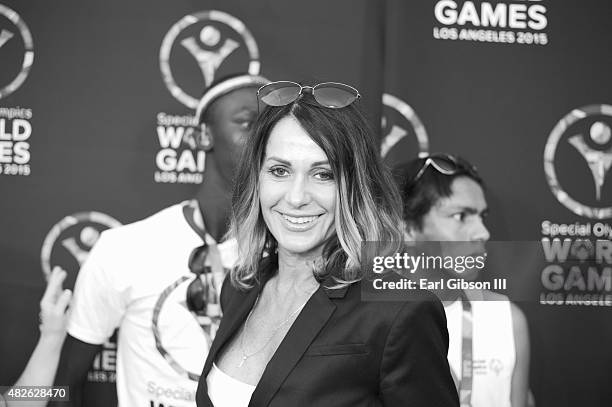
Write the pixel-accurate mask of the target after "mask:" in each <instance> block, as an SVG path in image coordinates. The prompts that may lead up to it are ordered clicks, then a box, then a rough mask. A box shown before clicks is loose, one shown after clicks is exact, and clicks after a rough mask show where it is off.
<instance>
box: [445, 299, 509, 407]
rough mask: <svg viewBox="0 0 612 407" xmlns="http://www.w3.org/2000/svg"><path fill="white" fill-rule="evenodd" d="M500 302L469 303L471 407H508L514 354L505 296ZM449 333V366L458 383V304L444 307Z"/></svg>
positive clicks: (459, 307)
mask: <svg viewBox="0 0 612 407" xmlns="http://www.w3.org/2000/svg"><path fill="white" fill-rule="evenodd" d="M488 295H490V296H493V295H495V296H499V299H500V300H501V301H471V304H472V325H473V342H472V346H473V365H472V366H473V371H472V372H473V380H472V403H471V405H472V407H491V406H495V407H510V390H511V384H512V372H513V371H514V363H515V358H516V353H515V349H514V334H513V329H512V311H511V309H510V301H509V300H508V297H506V296H503V295H499V294H493V293H488ZM444 311H445V312H446V319H447V327H448V334H449V346H448V363H449V365H450V367H451V370H452V371H453V376H455V377H457V378H458V379H459V380H461V341H462V338H461V325H462V318H463V307H462V305H461V301H460V300H458V301H455V302H453V303H452V304H449V305H445V306H444Z"/></svg>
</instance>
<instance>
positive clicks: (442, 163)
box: [430, 157, 457, 175]
mask: <svg viewBox="0 0 612 407" xmlns="http://www.w3.org/2000/svg"><path fill="white" fill-rule="evenodd" d="M430 159H431V163H432V164H433V166H434V167H436V169H437V170H438V171H440V172H441V173H442V174H447V175H449V174H454V173H455V172H457V163H456V162H454V161H453V160H451V159H449V158H445V157H430Z"/></svg>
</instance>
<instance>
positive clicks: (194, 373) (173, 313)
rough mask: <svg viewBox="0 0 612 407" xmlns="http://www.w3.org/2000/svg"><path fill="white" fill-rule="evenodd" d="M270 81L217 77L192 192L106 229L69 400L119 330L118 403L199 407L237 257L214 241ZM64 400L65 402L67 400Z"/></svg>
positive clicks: (80, 314)
mask: <svg viewBox="0 0 612 407" xmlns="http://www.w3.org/2000/svg"><path fill="white" fill-rule="evenodd" d="M266 83H267V80H266V79H265V78H262V77H259V76H252V75H239V76H232V77H227V78H224V79H222V80H219V81H217V82H215V83H213V84H212V85H211V86H210V87H209V88H208V89H207V90H206V92H205V93H204V95H203V96H202V99H201V101H200V104H199V106H198V109H197V112H196V117H197V118H198V120H199V122H200V123H201V125H200V126H199V127H198V128H197V129H194V132H193V133H192V134H191V135H192V138H191V140H188V141H190V142H191V143H194V144H199V146H200V147H201V148H202V149H203V150H205V151H206V152H207V155H206V167H205V174H204V179H203V182H202V184H201V186H200V188H199V190H198V193H197V195H196V197H195V199H193V200H191V201H186V202H182V203H179V204H176V205H173V206H171V207H169V208H166V209H163V210H162V211H160V212H158V213H156V214H154V215H152V216H150V217H148V218H146V219H144V220H141V221H139V222H135V223H132V224H129V225H126V226H122V227H119V228H115V229H111V230H108V231H105V232H104V233H102V236H101V237H100V239H99V241H98V242H97V243H96V245H95V246H94V248H93V249H92V251H91V252H90V254H89V257H88V259H87V261H86V262H85V264H84V265H83V267H82V268H81V270H80V272H79V275H78V279H77V282H76V286H75V293H74V299H73V303H72V306H71V308H72V312H71V316H70V319H69V322H68V337H67V339H66V342H65V344H64V348H63V350H62V355H61V360H60V366H59V368H58V373H57V376H56V380H55V383H56V384H57V385H69V386H70V390H71V405H73V406H80V405H81V404H82V400H81V395H80V394H79V388H80V386H81V384H82V383H83V381H84V380H85V376H86V374H87V370H88V368H89V367H90V366H91V363H92V360H93V358H94V356H95V354H96V352H97V351H98V350H99V347H100V345H101V344H102V343H104V342H105V341H106V340H107V339H108V338H109V337H110V336H111V335H112V333H113V331H114V330H115V329H116V328H119V331H118V339H117V396H118V401H119V406H121V407H138V406H143V407H145V406H146V407H162V406H167V407H169V406H173V407H194V406H195V391H196V388H197V384H198V378H199V374H200V372H201V371H202V367H203V363H204V360H205V359H206V355H207V352H208V348H209V346H210V343H211V342H212V339H213V337H214V335H215V332H216V329H217V327H218V323H219V319H220V317H221V315H220V307H219V306H218V304H219V298H218V295H219V291H220V289H221V283H222V281H223V278H224V276H225V272H226V271H227V270H228V269H229V268H231V267H232V266H233V264H234V261H235V259H236V250H237V248H236V244H235V241H226V242H222V243H218V244H217V242H219V241H221V238H222V237H223V235H224V234H225V232H226V225H227V219H228V218H229V214H230V213H229V211H230V207H231V205H230V200H231V192H232V191H231V188H232V177H233V172H234V168H235V166H236V164H237V160H238V158H239V156H240V151H241V147H242V144H243V143H244V140H245V138H246V137H248V136H249V134H250V129H251V123H252V122H253V121H254V120H255V118H256V115H257V97H256V91H257V88H258V87H260V86H262V85H264V84H266ZM61 405H62V406H65V405H67V404H61Z"/></svg>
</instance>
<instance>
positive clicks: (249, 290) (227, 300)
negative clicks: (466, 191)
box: [196, 81, 458, 407]
mask: <svg viewBox="0 0 612 407" xmlns="http://www.w3.org/2000/svg"><path fill="white" fill-rule="evenodd" d="M258 96H259V98H260V101H262V102H263V103H265V104H268V106H267V107H266V108H265V110H264V111H263V112H262V113H261V115H260V116H259V118H258V119H257V121H256V123H255V126H254V134H253V137H252V138H250V139H249V140H248V141H247V144H246V146H245V151H244V153H243V155H242V157H241V161H240V167H239V170H238V174H237V178H236V184H235V189H234V198H233V211H234V212H233V218H232V226H231V232H230V233H231V235H232V236H235V237H236V238H237V240H238V244H239V251H240V255H239V260H238V264H237V267H236V268H235V269H234V270H232V271H231V274H230V278H227V279H226V281H225V283H224V285H223V289H222V292H221V306H222V308H223V312H224V316H223V319H222V321H221V325H220V327H219V331H218V333H217V337H216V338H215V341H214V342H213V345H212V347H211V350H210V353H209V355H208V359H207V360H206V363H205V366H204V370H203V373H202V375H201V378H200V382H199V386H198V392H197V397H196V399H197V403H198V406H215V407H223V406H232V407H239V406H246V405H250V406H267V405H279V406H300V405H304V406H345V405H346V406H349V405H350V406H361V405H384V406H394V405H404V404H410V405H417V406H418V405H437V406H455V405H458V402H457V396H456V393H455V390H454V385H453V382H452V378H451V375H450V372H449V367H448V363H447V362H446V350H447V347H448V341H447V332H446V328H445V320H444V311H443V308H442V306H441V304H440V302H439V301H438V300H437V299H436V298H435V296H433V295H432V294H429V293H427V292H419V291H415V292H414V298H411V300H410V301H407V302H399V301H398V302H382V301H381V302H377V301H369V302H362V301H361V299H360V294H361V288H360V287H361V286H360V284H361V283H360V280H361V278H362V274H361V243H362V241H373V242H382V243H381V250H382V252H386V253H389V252H393V251H396V250H398V249H399V248H400V246H401V243H402V230H401V229H400V226H401V220H400V219H401V218H400V214H399V207H400V205H399V198H398V193H397V191H396V189H395V187H394V185H393V184H392V182H391V179H390V176H389V175H388V173H387V172H386V170H385V169H384V167H383V166H382V165H381V162H380V158H379V155H378V152H377V150H376V147H375V146H376V144H375V141H374V138H373V136H372V133H371V132H370V131H369V128H368V125H367V122H366V120H365V119H364V117H363V115H362V114H361V113H360V112H359V110H358V109H357V107H356V106H355V103H354V102H355V101H356V100H357V99H358V98H359V93H358V92H357V90H356V89H354V88H352V87H350V86H348V85H344V84H340V83H332V82H328V83H324V84H319V85H316V86H314V87H304V86H301V85H299V84H296V83H294V82H286V81H284V82H273V83H271V84H269V85H266V86H264V87H262V88H261V89H260V90H259V91H258Z"/></svg>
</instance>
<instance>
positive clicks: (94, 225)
mask: <svg viewBox="0 0 612 407" xmlns="http://www.w3.org/2000/svg"><path fill="white" fill-rule="evenodd" d="M117 226H121V223H120V222H119V221H118V220H116V219H115V218H113V217H111V216H109V215H106V214H104V213H100V212H79V213H75V214H73V215H69V216H66V217H65V218H64V219H62V220H60V221H59V222H58V223H56V224H55V225H54V226H53V227H52V228H51V230H50V231H49V233H48V234H47V236H46V237H45V240H44V242H43V245H42V250H41V255H40V260H41V265H42V269H43V272H44V273H45V275H47V276H48V275H49V273H51V270H52V269H53V267H55V266H60V267H61V268H63V269H64V270H66V271H67V272H68V275H69V281H68V282H67V284H66V285H67V286H73V285H74V281H75V280H76V275H77V273H78V272H79V269H80V268H81V266H82V265H83V263H84V262H85V260H86V259H87V256H88V255H89V251H90V250H91V248H92V247H93V245H94V244H95V243H96V242H97V241H98V239H99V238H100V233H102V232H103V231H105V230H106V229H110V228H114V227H117Z"/></svg>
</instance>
